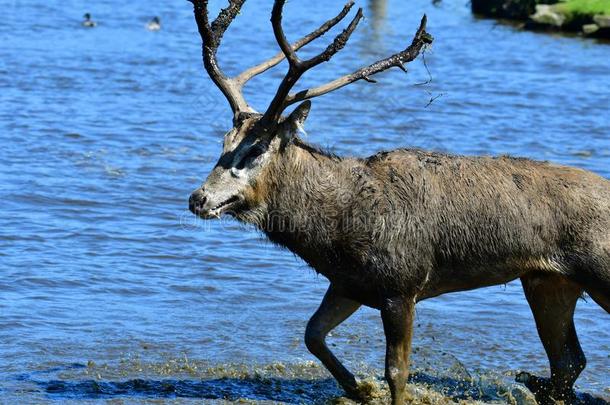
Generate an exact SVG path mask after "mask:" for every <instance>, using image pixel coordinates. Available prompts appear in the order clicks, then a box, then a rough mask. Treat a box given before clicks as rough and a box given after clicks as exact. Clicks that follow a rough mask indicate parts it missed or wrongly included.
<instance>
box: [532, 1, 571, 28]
mask: <svg viewBox="0 0 610 405" xmlns="http://www.w3.org/2000/svg"><path fill="white" fill-rule="evenodd" d="M530 20H531V21H533V22H534V23H535V24H537V25H540V26H550V27H552V28H561V26H562V25H563V24H564V22H565V21H566V17H565V15H563V14H561V13H558V12H557V11H556V10H555V7H554V6H552V5H548V4H538V5H537V6H536V12H535V13H534V14H532V15H531V16H530Z"/></svg>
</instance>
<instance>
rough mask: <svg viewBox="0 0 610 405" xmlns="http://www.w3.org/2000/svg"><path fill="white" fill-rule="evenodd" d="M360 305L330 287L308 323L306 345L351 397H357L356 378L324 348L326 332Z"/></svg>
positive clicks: (326, 347)
mask: <svg viewBox="0 0 610 405" xmlns="http://www.w3.org/2000/svg"><path fill="white" fill-rule="evenodd" d="M359 307H360V304H359V303H357V302H356V301H352V300H350V299H348V298H345V297H343V296H341V295H339V294H338V293H337V292H336V291H335V290H334V289H333V286H332V284H331V286H330V287H328V291H326V295H325V296H324V299H323V300H322V303H321V304H320V307H319V308H318V310H317V311H316V313H315V314H313V316H312V317H311V319H310V320H309V322H308V323H307V329H306V330H305V344H306V345H307V348H308V349H309V351H310V352H311V353H312V354H313V355H314V356H316V357H317V358H318V359H320V361H321V362H322V363H323V364H324V366H325V367H326V368H327V369H328V371H330V373H331V374H332V375H333V377H335V379H336V380H337V381H338V382H339V384H340V385H341V387H342V388H343V389H344V390H345V391H346V392H347V395H348V396H350V397H354V398H355V399H359V398H358V390H357V383H356V378H355V377H354V375H353V374H352V373H350V372H349V370H348V369H346V368H345V367H344V366H343V364H341V362H340V361H339V360H338V359H337V358H336V357H335V356H334V355H333V354H332V352H331V351H330V350H329V349H328V346H326V342H325V338H326V335H328V332H330V331H331V330H333V329H334V328H335V327H337V325H339V324H340V323H341V322H343V321H344V320H346V319H347V318H348V317H349V316H350V315H351V314H353V313H354V312H355V311H356V310H357V309H358V308H359Z"/></svg>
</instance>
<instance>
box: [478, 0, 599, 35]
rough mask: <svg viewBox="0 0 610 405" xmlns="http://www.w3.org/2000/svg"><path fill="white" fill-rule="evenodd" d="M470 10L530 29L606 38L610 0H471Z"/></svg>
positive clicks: (479, 14)
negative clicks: (517, 23) (518, 23)
mask: <svg viewBox="0 0 610 405" xmlns="http://www.w3.org/2000/svg"><path fill="white" fill-rule="evenodd" d="M471 9H472V12H473V14H475V15H477V16H481V17H486V18H495V19H502V20H510V21H515V22H520V23H521V25H520V28H523V29H526V30H530V31H542V32H545V31H547V32H559V33H566V34H577V35H581V36H583V37H585V38H592V39H599V40H610V0H564V1H557V0H472V2H471Z"/></svg>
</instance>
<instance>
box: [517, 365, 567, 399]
mask: <svg viewBox="0 0 610 405" xmlns="http://www.w3.org/2000/svg"><path fill="white" fill-rule="evenodd" d="M515 381H516V382H518V383H521V384H524V385H525V386H526V387H527V389H529V390H530V391H531V392H532V394H534V396H535V397H536V402H538V404H539V405H555V404H557V403H562V404H564V405H575V404H578V399H577V398H576V394H574V390H572V389H571V388H568V389H565V388H556V387H554V386H553V383H552V382H551V380H550V379H548V378H542V377H537V376H535V375H532V374H530V373H526V372H520V373H517V375H516V377H515Z"/></svg>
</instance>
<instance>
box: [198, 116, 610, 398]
mask: <svg viewBox="0 0 610 405" xmlns="http://www.w3.org/2000/svg"><path fill="white" fill-rule="evenodd" d="M308 109H309V105H308V104H306V105H304V106H302V107H299V108H298V109H297V110H295V112H293V114H291V116H290V117H288V118H287V119H286V120H285V121H284V122H282V123H281V124H280V125H279V127H278V129H277V131H276V132H275V133H269V132H259V129H258V128H257V125H256V122H257V120H258V118H259V117H256V116H252V117H249V118H247V119H246V122H244V123H239V124H238V125H237V126H236V127H235V128H234V129H233V130H232V131H230V132H229V133H228V134H227V135H226V136H225V144H224V150H223V155H222V156H221V158H220V160H219V163H218V164H217V166H216V167H215V168H214V170H213V171H212V173H211V174H210V176H209V177H208V179H207V180H206V182H205V184H204V186H202V188H200V189H198V190H196V191H195V192H194V193H193V195H192V196H191V200H190V207H191V210H192V211H193V212H194V213H196V214H197V215H200V216H202V217H204V218H212V217H218V216H220V215H221V214H222V213H229V214H231V215H233V216H235V217H236V218H238V219H239V220H241V221H244V222H248V223H251V224H254V225H256V226H257V227H258V228H259V229H260V230H262V231H263V232H264V233H265V234H266V235H267V236H268V237H269V239H270V240H271V241H273V242H274V243H276V244H278V245H280V246H284V247H286V248H288V249H290V250H291V251H292V252H294V253H295V254H296V255H298V256H300V257H301V258H303V260H305V261H306V262H307V263H308V264H309V265H310V266H311V267H312V268H314V269H315V270H316V271H318V272H319V273H321V274H323V275H324V276H325V277H327V278H328V279H329V280H330V287H329V290H328V292H327V294H326V296H325V298H324V300H323V301H322V304H321V305H320V308H319V309H318V311H317V312H316V313H315V314H314V316H313V317H312V319H311V320H310V321H309V323H308V326H307V332H306V336H305V342H306V344H307V347H308V349H309V350H310V351H311V352H312V353H313V354H315V355H316V356H317V357H318V358H319V359H320V360H321V361H322V362H323V363H324V365H325V366H326V367H327V368H328V369H329V371H330V372H331V373H332V374H333V376H334V377H335V378H336V379H337V380H338V381H339V383H340V384H341V386H342V387H343V388H344V389H345V390H346V392H347V394H348V395H349V396H351V397H354V398H359V399H362V396H361V394H359V391H358V385H357V381H356V379H355V377H354V376H353V375H352V374H351V373H350V372H349V371H348V370H347V369H346V368H345V367H344V366H343V365H342V364H341V363H340V362H339V361H338V360H337V359H336V358H335V357H334V355H333V354H332V353H331V352H330V350H329V349H328V347H327V346H326V344H325V343H324V338H325V336H326V334H327V333H328V332H329V331H330V330H332V329H333V328H334V327H336V326H337V325H338V324H339V323H341V322H342V321H343V320H345V319H346V318H347V317H349V316H350V315H351V314H352V313H353V312H354V311H355V310H357V309H358V307H359V306H360V305H367V306H370V307H373V308H378V309H380V311H381V316H382V320H383V323H384V331H385V335H386V341H387V353H386V378H387V380H388V383H389V385H390V390H391V391H392V401H393V402H392V403H393V404H399V403H402V402H403V401H404V398H405V397H404V384H405V382H406V377H407V374H408V358H409V352H410V348H411V346H410V345H411V330H412V322H413V316H414V305H415V303H416V302H417V301H420V300H423V299H426V298H430V297H434V296H437V295H440V294H443V293H447V292H452V291H463V290H469V289H474V288H479V287H484V286H490V285H494V284H503V283H507V282H509V281H511V280H514V279H517V278H520V279H521V281H522V284H523V287H524V292H525V295H526V298H527V300H528V303H529V304H530V307H531V309H532V312H533V314H534V318H535V320H536V325H537V328H538V333H539V335H540V338H541V340H542V343H543V345H544V348H545V350H546V352H547V355H548V357H549V362H550V366H551V376H550V378H540V377H536V376H532V375H530V374H527V373H521V374H519V376H518V381H521V382H523V383H524V384H525V385H526V386H527V387H528V388H529V389H530V390H532V391H533V392H534V393H535V395H536V398H537V400H538V402H539V403H540V404H541V405H546V404H551V403H554V401H555V400H562V401H564V403H570V402H573V401H574V398H575V397H574V394H573V391H572V386H573V384H574V382H575V381H576V379H577V378H578V375H579V374H580V372H581V371H582V370H583V369H584V367H585V363H586V361H585V356H584V354H583V352H582V349H581V348H580V344H579V342H578V338H577V336H576V330H575V328H574V323H573V319H572V318H573V313H574V308H575V306H576V301H577V299H578V297H579V296H581V294H582V293H583V291H586V292H587V293H588V294H589V295H590V296H591V297H592V298H593V299H594V300H595V301H596V302H597V303H598V304H599V305H600V306H601V307H603V308H604V309H605V310H606V311H607V312H609V313H610V231H609V230H610V181H608V180H606V179H604V178H602V177H599V176H597V175H595V174H593V173H590V172H588V171H585V170H581V169H576V168H571V167H566V166H560V165H555V164H551V163H546V162H537V161H532V160H528V159H519V158H511V157H508V156H502V157H468V156H455V155H448V154H441V153H432V152H426V151H422V150H416V149H397V150H393V151H389V152H379V153H377V154H375V155H373V156H371V157H369V158H366V159H357V158H341V157H338V156H334V155H331V154H329V153H325V152H323V151H321V150H319V149H317V148H315V147H313V146H311V145H308V144H307V143H305V142H303V141H302V140H301V139H299V138H298V137H297V136H296V131H297V128H298V127H299V126H300V125H302V122H303V121H304V119H305V117H306V116H307V112H308Z"/></svg>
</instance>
